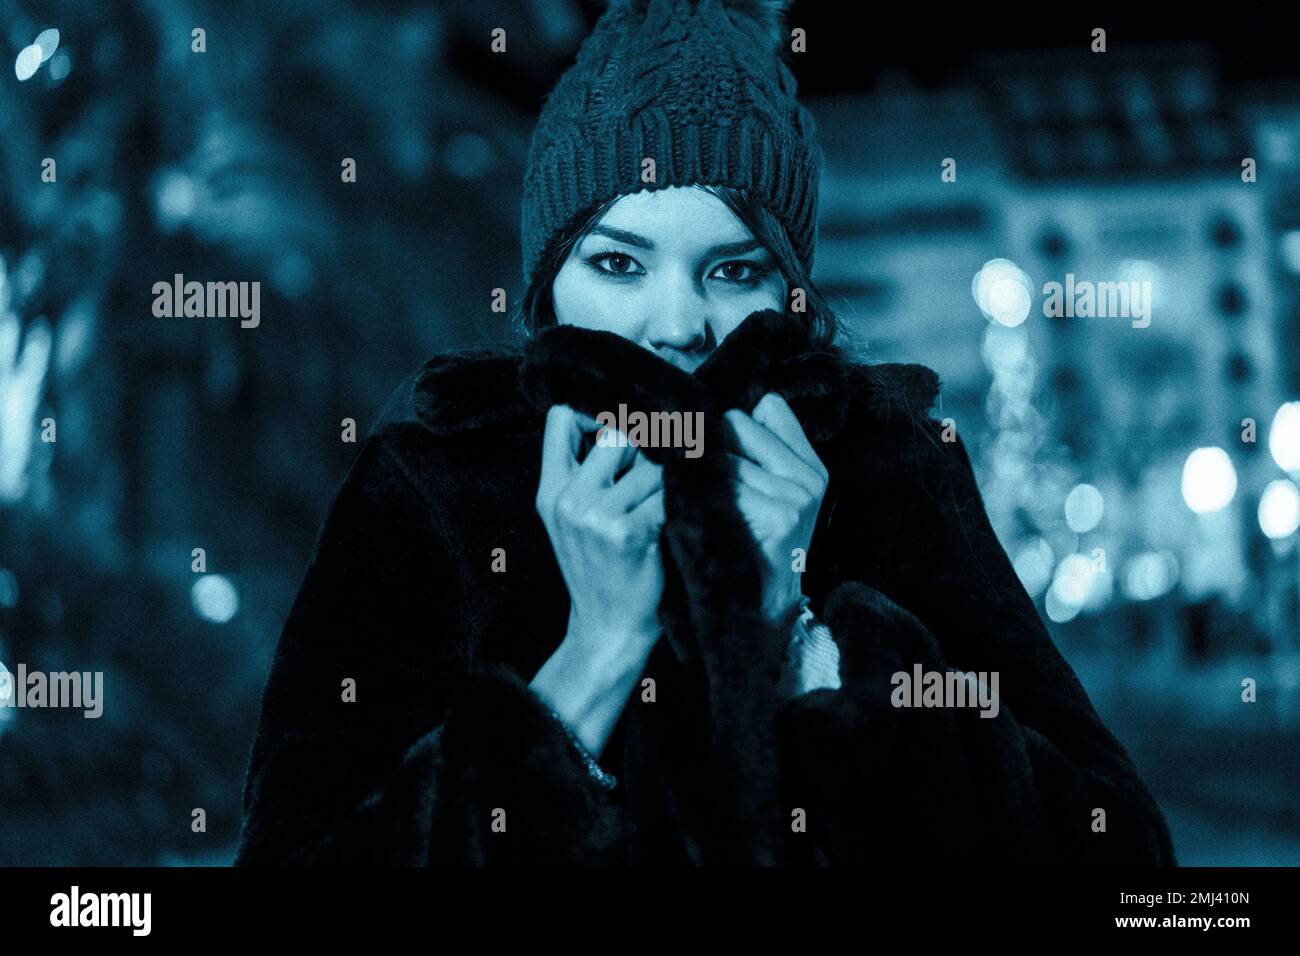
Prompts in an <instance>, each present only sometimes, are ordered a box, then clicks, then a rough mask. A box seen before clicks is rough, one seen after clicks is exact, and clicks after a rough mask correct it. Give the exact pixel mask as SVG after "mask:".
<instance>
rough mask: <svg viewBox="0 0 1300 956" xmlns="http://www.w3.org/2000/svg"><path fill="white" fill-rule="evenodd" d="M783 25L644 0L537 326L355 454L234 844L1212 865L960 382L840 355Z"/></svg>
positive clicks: (768, 18)
mask: <svg viewBox="0 0 1300 956" xmlns="http://www.w3.org/2000/svg"><path fill="white" fill-rule="evenodd" d="M782 7H783V4H779V3H777V4H772V3H769V4H763V3H758V2H752V0H751V2H745V3H722V2H721V0H696V2H686V0H642V2H623V3H614V4H612V5H611V7H610V9H609V10H607V11H606V13H605V15H604V16H603V17H602V18H601V21H600V22H599V24H598V25H597V27H596V29H595V31H594V32H593V34H592V36H591V37H589V38H588V40H587V41H586V43H585V44H584V45H583V48H582V50H581V51H580V53H579V55H578V58H577V62H576V63H575V65H574V66H573V67H572V68H571V69H570V70H569V72H568V73H566V74H565V76H564V77H563V78H562V79H561V81H560V82H559V84H558V85H557V87H556V88H555V90H554V91H553V92H552V93H551V95H550V96H549V97H548V99H547V102H546V106H545V109H544V111H543V113H542V116H541V118H540V120H539V122H538V126H537V129H536V131H535V133H534V137H533V141H532V144H531V147H530V151H529V157H528V169H527V173H526V178H525V188H524V209H523V220H522V223H523V248H524V276H525V279H526V281H527V291H526V294H525V296H524V299H523V304H522V325H523V326H524V333H525V334H524V336H523V339H524V342H523V344H522V346H520V347H507V348H499V349H482V350H475V351H471V352H464V353H448V354H444V355H440V356H436V357H434V358H433V359H431V360H429V362H427V363H426V364H425V366H424V367H423V369H422V370H421V372H420V374H419V376H418V377H417V378H416V379H415V381H414V385H413V388H412V389H411V393H410V396H409V405H408V406H407V408H406V409H405V413H406V414H405V415H404V416H403V415H399V416H397V419H398V420H394V421H392V422H389V423H387V424H385V425H384V426H383V427H381V428H379V429H378V430H377V431H376V433H375V434H374V435H373V436H372V437H371V438H370V439H369V440H368V441H367V442H366V444H365V445H364V447H363V448H362V449H361V451H360V452H359V454H358V457H357V460H356V461H355V462H354V464H353V466H352V469H351V470H350V472H349V474H348V476H347V479H346V481H345V482H344V484H343V487H342V488H341V490H340V491H339V493H338V496H337V498H336V500H335V501H334V503H333V506H332V508H331V511H330V514H329V516H328V518H327V520H326V522H325V525H324V528H323V531H322V534H321V538H320V542H319V546H318V549H317V552H316V554H315V556H314V559H313V561H312V563H311V566H310V568H309V569H308V571H307V575H306V578H305V580H304V582H303V585H302V589H301V591H300V593H299V595H298V598H297V600H296V601H295V603H294V606H293V609H292V611H291V613H290V616H289V619H288V621H287V622H286V624H285V628H284V632H283V634H282V636H281V640H280V644H279V647H278V650H277V653H276V658H275V663H274V666H273V670H272V673H271V677H270V680H269V682H268V685H267V688H266V693H265V697H264V701H263V710H262V723H261V727H260V730H259V734H258V739H257V741H256V744H255V746H254V749H253V753H252V759H251V763H250V767H249V773H248V778H247V783H246V789H245V825H244V830H243V834H242V840H241V847H240V852H239V857H238V861H237V862H239V863H245V864H256V863H327V862H328V863H337V862H381V863H400V864H433V863H458V864H496V863H605V864H610V863H619V864H646V863H678V864H704V865H708V864H714V863H748V864H762V865H785V864H839V863H872V862H877V863H879V862H885V861H889V862H891V863H897V862H899V861H904V860H911V859H922V860H931V859H940V860H944V861H951V860H953V859H954V854H955V853H959V854H960V856H958V857H957V859H959V860H961V861H965V862H976V861H978V862H979V863H981V864H985V863H989V862H1029V863H1074V864H1082V863H1128V864H1133V863H1140V864H1172V863H1173V862H1174V856H1173V850H1172V846H1171V844H1170V840H1169V834H1168V831H1167V828H1166V825H1165V822H1164V819H1163V817H1162V816H1161V813H1160V810H1159V808H1158V807H1157V806H1156V804H1155V802H1154V801H1153V800H1152V798H1151V795H1150V794H1149V792H1148V791H1147V789H1146V787H1145V786H1144V785H1143V783H1142V782H1141V780H1140V779H1139V778H1138V776H1137V773H1136V771H1135V770H1134V768H1133V765H1132V763H1131V761H1130V759H1129V757H1128V755H1127V753H1126V752H1125V751H1124V749H1123V747H1122V746H1121V745H1120V744H1119V742H1118V741H1116V739H1115V738H1114V737H1113V736H1112V735H1111V734H1110V733H1109V732H1108V731H1107V729H1106V728H1105V727H1104V726H1103V725H1102V723H1101V721H1100V720H1099V719H1098V717H1097V715H1096V713H1095V711H1094V710H1093V708H1092V706H1091V704H1090V702H1089V701H1088V699H1087V697H1086V695H1085V693H1084V691H1083V689H1082V687H1081V686H1080V685H1079V682H1078V680H1077V679H1076V677H1075V675H1074V673H1073V672H1072V671H1071V669H1070V668H1069V666H1068V665H1067V664H1066V662H1065V661H1064V660H1063V659H1062V657H1061V656H1060V654H1059V653H1058V652H1057V650H1056V648H1055V647H1054V646H1053V644H1052V643H1051V640H1050V638H1049V637H1048V635H1047V633H1046V631H1045V629H1044V628H1043V625H1042V622H1041V621H1040V619H1039V617H1038V615H1037V613H1036V611H1035V609H1034V607H1033V604H1032V602H1031V600H1030V598H1029V597H1028V595H1027V594H1026V593H1025V591H1024V589H1023V587H1022V586H1021V585H1020V583H1019V581H1018V579H1017V578H1016V576H1015V574H1014V571H1013V570H1012V568H1011V566H1010V563H1009V561H1008V560H1007V557H1006V554H1005V553H1004V552H1003V551H1002V549H1001V548H1000V547H999V545H998V543H997V541H996V539H995V537H994V535H993V532H992V529H991V528H990V526H989V523H988V519H987V516H986V515H985V512H984V509H983V506H982V502H981V500H980V496H979V492H978V490H977V489H976V486H975V482H974V476H973V474H972V471H971V467H970V462H969V459H968V457H967V455H966V452H965V449H964V447H963V445H962V443H961V442H960V440H957V441H944V440H943V439H944V435H943V433H942V429H941V428H940V426H939V424H938V423H937V422H936V421H935V420H934V419H933V418H931V417H929V415H928V414H927V411H928V409H929V408H930V406H931V404H932V402H933V400H934V398H935V395H936V393H937V389H938V382H937V379H936V377H935V375H934V373H933V372H931V371H930V370H929V369H925V368H923V367H920V366H899V365H876V366H871V365H862V364H857V363H855V362H853V361H851V360H850V359H849V358H848V357H847V356H846V355H845V354H844V353H843V352H842V351H841V350H839V349H838V348H837V347H836V345H835V342H834V341H833V340H834V339H835V337H836V332H837V328H836V323H835V320H834V317H833V315H832V314H831V312H830V310H829V309H827V308H826V306H825V303H824V301H823V300H822V299H821V297H820V296H819V295H818V294H817V292H816V289H815V287H814V285H813V284H812V283H811V281H810V280H809V277H808V273H809V270H810V268H811V263H812V257H813V249H814V244H815V234H816V218H815V217H816V193H817V178H818V174H819V171H820V166H821V158H820V153H819V151H818V150H817V147H816V145H815V142H814V140H813V132H814V131H813V124H812V122H811V120H810V119H809V117H808V115H807V113H806V112H804V110H803V109H802V107H801V106H800V105H799V104H798V102H797V101H796V100H795V98H794V92H795V89H794V81H793V78H792V76H791V75H790V73H789V71H788V69H787V68H786V66H785V65H784V63H783V62H782V61H781V59H780V55H779V53H778V50H779V49H780V46H781V43H782V41H781V35H782V30H781V25H780V13H781V8H782ZM638 415H639V416H641V418H640V420H641V421H642V422H643V423H644V422H647V421H648V422H652V423H655V426H654V427H652V428H649V429H647V428H641V427H639V426H638V425H636V424H633V423H634V422H635V421H636V420H637V417H638ZM617 422H623V423H625V425H624V427H625V428H626V432H623V431H620V430H619V429H618V428H617V427H615V423H617ZM949 437H951V436H949ZM629 440H630V441H629ZM959 671H961V672H974V673H976V674H978V675H981V676H980V677H979V678H978V679H975V678H972V679H970V680H969V681H965V680H956V679H954V678H956V677H957V676H959V675H958V672H959ZM914 678H915V681H916V684H917V686H916V687H914V688H913V687H911V686H910V682H912V681H913V679H914ZM922 683H924V685H925V690H924V692H923V691H922V687H921V684H922ZM938 854H942V856H938Z"/></svg>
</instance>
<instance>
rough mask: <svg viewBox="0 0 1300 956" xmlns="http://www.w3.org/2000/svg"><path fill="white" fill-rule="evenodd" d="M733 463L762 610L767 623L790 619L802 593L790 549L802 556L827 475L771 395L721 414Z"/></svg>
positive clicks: (777, 397)
mask: <svg viewBox="0 0 1300 956" xmlns="http://www.w3.org/2000/svg"><path fill="white" fill-rule="evenodd" d="M726 419H727V421H728V422H729V423H730V424H731V428H732V436H733V439H734V442H735V451H733V452H729V454H730V456H731V458H732V459H733V460H734V461H735V463H736V469H737V472H738V474H737V481H736V482H735V490H736V504H737V506H738V507H739V509H740V513H741V514H742V515H743V516H744V518H745V521H746V523H747V524H748V525H749V530H750V532H751V533H752V534H753V535H754V540H756V541H757V542H758V544H759V546H760V548H761V550H762V553H763V558H764V561H765V565H766V568H765V572H766V573H765V575H764V582H763V610H764V614H765V615H766V616H767V619H768V620H769V621H773V622H777V621H781V620H782V619H783V618H784V617H786V616H787V615H789V614H791V613H792V612H793V611H794V609H795V607H796V606H797V605H798V603H799V598H800V597H801V595H802V593H803V587H802V585H801V583H800V578H799V572H797V571H795V570H794V566H793V565H794V558H795V555H794V549H795V548H802V549H803V552H804V554H805V555H807V553H808V548H809V545H810V544H811V543H812V534H813V528H814V527H816V525H817V513H818V512H819V511H820V510H821V506H822V496H823V495H824V494H825V493H826V483H827V481H828V478H829V474H828V472H827V470H826V466H825V465H823V464H822V461H821V459H820V458H818V457H817V453H816V452H815V451H813V447H812V445H811V444H809V442H808V438H807V436H805V435H804V431H803V427H802V426H801V425H800V424H799V419H798V418H796V417H795V414H794V412H793V411H792V410H791V409H790V406H789V405H788V404H787V403H786V401H785V399H783V398H782V397H781V396H780V395H778V394H777V393H776V392H769V393H768V394H766V395H764V396H763V397H762V399H760V400H759V402H758V404H757V405H755V406H754V414H753V415H752V416H750V415H747V414H746V413H745V412H743V411H741V410H739V409H732V410H730V411H728V412H727V413H726Z"/></svg>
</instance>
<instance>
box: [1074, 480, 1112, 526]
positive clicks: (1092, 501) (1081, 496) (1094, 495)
mask: <svg viewBox="0 0 1300 956" xmlns="http://www.w3.org/2000/svg"><path fill="white" fill-rule="evenodd" d="M1104 510H1105V505H1104V502H1103V501H1102V497H1101V492H1100V491H1098V490H1097V489H1096V488H1094V487H1093V486H1092V485H1075V486H1074V488H1073V489H1071V491H1070V493H1069V494H1068V495H1067V496H1066V498H1065V523H1066V524H1068V525H1069V526H1070V530H1071V531H1074V532H1076V533H1078V534H1085V533H1086V532H1089V531H1091V530H1092V529H1093V528H1095V527H1097V525H1098V524H1099V523H1100V522H1101V516H1102V513H1103V512H1104Z"/></svg>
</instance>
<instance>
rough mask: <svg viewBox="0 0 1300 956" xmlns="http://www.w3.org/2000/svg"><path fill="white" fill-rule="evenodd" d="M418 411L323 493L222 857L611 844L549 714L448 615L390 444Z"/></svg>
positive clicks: (525, 856)
mask: <svg viewBox="0 0 1300 956" xmlns="http://www.w3.org/2000/svg"><path fill="white" fill-rule="evenodd" d="M419 427H420V426H418V425H394V426H389V427H387V428H385V429H382V430H381V431H379V432H378V433H376V434H375V435H374V436H372V437H371V438H370V439H369V440H368V441H367V442H366V444H365V445H364V446H363V448H362V450H361V451H360V453H359V454H358V457H357V459H356V461H355V462H354V464H353V466H352V468H351V469H350V471H349V473H348V476H347V478H346V479H345V481H344V483H343V485H342V487H341V489H340V491H339V492H338V494H337V496H336V498H335V500H334V502H333V504H332V506H331V509H330V512H329V515H328V517H327V519H326V521H325V524H324V527H323V529H322V532H321V536H320V539H319V542H318V544H317V547H316V553H315V555H314V557H313V560H312V562H311V564H310V566H309V568H308V570H307V573H306V576H305V579H304V581H303V583H302V586H301V589H300V590H299V593H298V595H297V597H296V599H295V601H294V604H293V606H292V609H291V611H290V614H289V617H288V619H287V621H286V623H285V625H284V629H283V631H282V633H281V635H280V640H279V644H278V646H277V648H276V652H275V656H274V660H273V663H272V669H271V674H270V677H269V680H268V682H267V685H266V688H265V690H264V693H263V699H262V710H261V718H260V725H259V728H258V734H257V738H256V741H255V743H254V745H253V749H252V753H251V757H250V763H249V767H248V773H247V777H246V780H245V788H244V819H243V828H242V832H241V837H240V847H239V851H238V855H237V858H236V861H235V863H236V865H248V864H253V865H258V864H340V863H342V864H360V863H366V864H391V865H438V864H451V865H478V864H495V863H534V862H546V863H566V862H575V863H576V862H603V861H605V860H606V859H607V857H608V856H609V854H611V853H614V852H616V845H617V839H618V831H619V827H618V811H617V807H615V805H614V804H613V802H612V796H611V795H610V794H609V792H608V791H606V790H605V789H604V788H603V787H602V786H601V785H600V784H599V783H598V782H597V781H596V780H595V779H594V778H593V777H592V776H591V775H590V774H589V773H588V772H587V770H586V767H585V764H584V763H583V760H582V757H581V755H580V753H579V751H578V750H577V748H576V746H575V745H574V744H573V743H572V742H571V740H570V738H569V737H568V735H567V733H566V730H565V727H564V725H563V724H562V723H561V722H560V721H559V719H558V718H557V717H555V716H554V715H553V714H552V712H551V711H550V710H549V709H548V708H547V707H546V706H545V704H544V703H543V702H542V700H541V699H540V698H538V697H537V696H536V695H535V694H534V693H533V692H532V690H531V689H530V688H529V686H528V683H527V680H526V679H525V676H523V675H520V674H518V673H516V672H515V671H514V670H513V669H511V668H510V667H508V666H506V665H504V664H500V663H493V662H487V663H482V662H478V661H476V659H475V658H476V654H475V651H476V647H477V641H476V640H475V635H474V634H472V633H470V634H467V633H456V632H454V631H453V625H452V623H451V621H452V613H451V612H452V610H453V609H454V608H455V607H456V606H457V602H458V588H460V587H461V585H460V583H459V581H460V578H459V574H458V571H457V569H456V568H455V567H454V566H453V563H454V562H453V561H452V559H451V558H450V557H449V555H448V549H447V548H446V546H445V543H444V540H443V536H442V533H441V526H440V523H439V516H438V515H437V514H436V510H435V509H436V507H437V503H436V502H430V501H428V500H427V499H426V498H425V497H424V496H423V495H422V494H421V492H420V490H419V488H418V487H417V484H416V482H414V481H413V480H412V479H411V477H410V476H409V475H408V474H407V468H406V466H405V464H404V462H403V460H402V459H401V457H400V453H399V452H398V451H396V450H394V447H393V446H394V444H395V443H396V442H397V440H398V438H399V437H401V436H402V435H405V436H406V439H407V440H408V441H415V440H417V438H412V437H411V435H412V433H411V431H410V429H417V430H418V429H419ZM529 676H531V675H529ZM349 688H351V689H352V690H351V692H349ZM350 698H354V699H350ZM503 827H504V828H503Z"/></svg>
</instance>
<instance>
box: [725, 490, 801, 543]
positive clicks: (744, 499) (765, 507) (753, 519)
mask: <svg viewBox="0 0 1300 956" xmlns="http://www.w3.org/2000/svg"><path fill="white" fill-rule="evenodd" d="M735 492H736V506H737V507H738V508H739V510H740V513H741V516H742V517H744V519H745V523H746V524H748V525H749V530H750V531H751V532H753V535H754V538H755V539H756V540H759V541H762V540H763V539H764V538H765V537H767V536H768V535H769V534H771V533H772V532H773V531H774V530H775V529H778V528H784V527H786V526H788V524H789V523H790V522H791V521H793V520H795V519H796V518H797V511H798V509H796V508H795V506H794V505H792V504H790V503H789V502H786V501H781V500H780V499H779V498H773V497H772V496H771V495H765V494H763V492H761V491H759V490H758V489H757V488H755V487H754V486H753V485H747V484H745V483H744V482H741V481H737V482H736V483H735Z"/></svg>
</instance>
